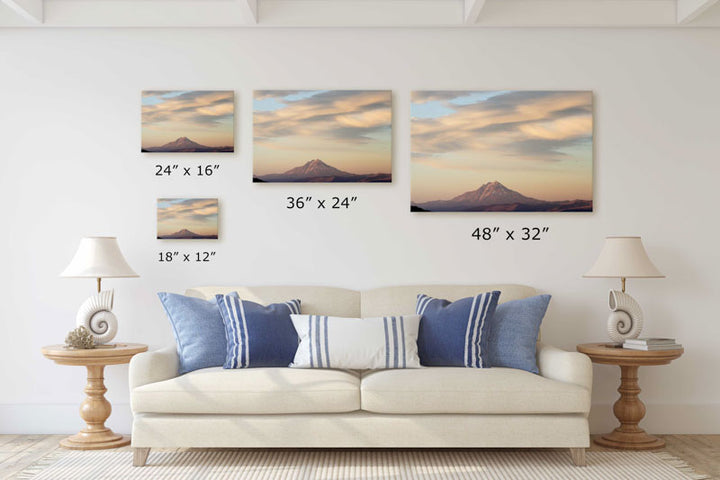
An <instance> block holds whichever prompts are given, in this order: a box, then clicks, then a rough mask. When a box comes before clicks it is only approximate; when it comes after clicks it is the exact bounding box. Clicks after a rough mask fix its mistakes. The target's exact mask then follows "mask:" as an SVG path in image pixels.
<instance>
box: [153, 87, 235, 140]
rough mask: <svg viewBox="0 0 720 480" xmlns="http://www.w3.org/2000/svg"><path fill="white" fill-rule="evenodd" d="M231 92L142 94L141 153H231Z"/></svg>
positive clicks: (157, 92) (232, 101)
mask: <svg viewBox="0 0 720 480" xmlns="http://www.w3.org/2000/svg"><path fill="white" fill-rule="evenodd" d="M234 117H235V92H233V91H231V90H228V91H226V90H160V91H156V90H150V91H145V92H142V148H141V151H143V152H151V153H153V152H170V153H194V152H202V153H206V152H234V151H235V146H234V145H235V126H234Z"/></svg>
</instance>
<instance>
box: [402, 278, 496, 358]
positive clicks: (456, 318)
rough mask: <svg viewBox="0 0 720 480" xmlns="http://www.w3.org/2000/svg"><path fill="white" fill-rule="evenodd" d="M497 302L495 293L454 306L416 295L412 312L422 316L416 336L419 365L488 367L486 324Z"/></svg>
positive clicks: (458, 302)
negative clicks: (415, 305) (414, 310)
mask: <svg viewBox="0 0 720 480" xmlns="http://www.w3.org/2000/svg"><path fill="white" fill-rule="evenodd" d="M499 298H500V292H499V291H494V292H486V293H481V294H479V295H475V296H474V297H468V298H462V299H460V300H457V301H455V302H449V301H447V300H440V299H438V298H433V297H429V296H427V295H423V294H420V295H418V297H417V307H416V312H417V313H418V314H419V315H422V318H421V319H420V330H419V332H418V353H419V355H420V363H422V364H423V365H425V366H443V367H469V368H483V367H489V366H490V363H489V361H488V356H487V338H488V329H489V320H490V319H491V318H492V316H493V314H494V313H495V308H496V307H497V303H498V299H499Z"/></svg>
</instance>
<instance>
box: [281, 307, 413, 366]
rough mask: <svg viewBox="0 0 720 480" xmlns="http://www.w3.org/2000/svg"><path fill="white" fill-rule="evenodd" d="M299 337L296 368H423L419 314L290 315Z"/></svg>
mask: <svg viewBox="0 0 720 480" xmlns="http://www.w3.org/2000/svg"><path fill="white" fill-rule="evenodd" d="M291 318H292V322H293V325H294V326H295V330H296V331H297V335H298V336H299V337H300V344H299V345H298V347H297V352H296V353H295V358H294V359H293V361H292V363H291V364H290V366H291V367H293V368H342V369H351V370H378V369H390V368H420V359H419V358H418V347H417V336H418V328H419V327H420V315H398V316H383V317H375V318H347V317H331V316H327V315H291Z"/></svg>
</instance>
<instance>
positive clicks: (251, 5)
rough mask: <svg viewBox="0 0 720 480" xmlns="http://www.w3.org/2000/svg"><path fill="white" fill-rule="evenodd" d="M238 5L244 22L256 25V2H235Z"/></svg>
mask: <svg viewBox="0 0 720 480" xmlns="http://www.w3.org/2000/svg"><path fill="white" fill-rule="evenodd" d="M236 1H237V2H239V3H240V8H241V9H242V11H243V15H244V17H245V21H246V22H247V23H258V13H257V12H258V8H257V2H258V0H236Z"/></svg>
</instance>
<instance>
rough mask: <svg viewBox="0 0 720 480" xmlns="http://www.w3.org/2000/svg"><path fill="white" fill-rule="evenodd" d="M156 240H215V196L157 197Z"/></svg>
mask: <svg viewBox="0 0 720 480" xmlns="http://www.w3.org/2000/svg"><path fill="white" fill-rule="evenodd" d="M157 238H158V240H217V238H218V200H217V198H159V199H158V202H157Z"/></svg>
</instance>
